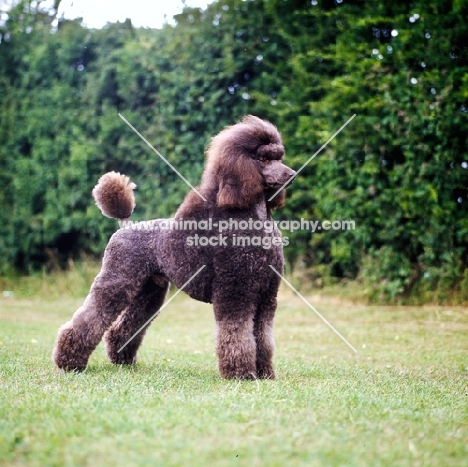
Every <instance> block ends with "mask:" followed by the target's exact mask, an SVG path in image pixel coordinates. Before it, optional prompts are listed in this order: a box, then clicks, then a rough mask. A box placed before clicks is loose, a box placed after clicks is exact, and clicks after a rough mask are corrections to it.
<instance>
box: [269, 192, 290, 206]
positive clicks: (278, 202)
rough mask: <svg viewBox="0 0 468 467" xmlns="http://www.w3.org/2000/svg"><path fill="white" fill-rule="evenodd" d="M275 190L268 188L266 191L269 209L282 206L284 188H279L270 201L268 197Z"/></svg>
mask: <svg viewBox="0 0 468 467" xmlns="http://www.w3.org/2000/svg"><path fill="white" fill-rule="evenodd" d="M275 191H276V190H268V191H267V192H266V200H267V207H268V208H270V209H278V208H281V207H282V206H284V203H285V198H286V190H284V189H283V190H281V191H280V192H279V193H278V194H277V195H276V196H275V197H274V198H273V199H272V200H271V201H270V198H271V197H272V196H273V195H274V194H275Z"/></svg>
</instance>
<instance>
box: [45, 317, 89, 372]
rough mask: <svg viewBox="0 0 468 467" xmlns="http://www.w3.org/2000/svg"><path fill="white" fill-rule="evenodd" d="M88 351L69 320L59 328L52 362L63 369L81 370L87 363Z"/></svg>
mask: <svg viewBox="0 0 468 467" xmlns="http://www.w3.org/2000/svg"><path fill="white" fill-rule="evenodd" d="M88 358H89V353H88V352H86V351H85V350H84V348H83V344H82V341H81V339H80V338H79V337H78V336H77V335H76V333H75V331H74V330H73V325H72V323H71V322H68V323H66V324H64V325H63V326H62V327H61V328H60V329H59V333H58V337H57V341H56V342H55V347H54V350H53V353H52V360H53V362H54V363H55V364H56V365H57V366H58V367H59V368H60V369H61V370H64V371H83V370H84V369H85V368H86V365H87V364H88Z"/></svg>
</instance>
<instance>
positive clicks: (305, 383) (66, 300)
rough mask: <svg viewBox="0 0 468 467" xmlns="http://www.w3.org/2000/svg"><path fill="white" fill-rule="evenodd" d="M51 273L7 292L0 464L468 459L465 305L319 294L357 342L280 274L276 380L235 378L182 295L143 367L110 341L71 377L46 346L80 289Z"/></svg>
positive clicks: (448, 462) (1, 347) (202, 312)
mask: <svg viewBox="0 0 468 467" xmlns="http://www.w3.org/2000/svg"><path fill="white" fill-rule="evenodd" d="M53 286H54V284H52V285H51V284H49V285H48V287H49V289H47V287H46V288H43V289H41V290H39V291H35V292H34V293H32V292H31V294H29V295H28V293H20V294H15V295H14V296H13V297H1V298H0V465H1V466H60V467H63V466H87V465H89V466H149V465H159V466H164V467H166V466H190V467H196V466H203V467H206V466H221V467H222V466H249V467H252V466H268V467H270V466H271V467H273V466H281V467H284V466H288V467H289V466H293V467H295V466H316V465H317V466H322V465H323V466H338V465H340V466H341V465H343V466H360V467H361V466H384V465H385V466H438V467H445V466H457V467H460V466H468V309H467V308H456V307H446V306H444V307H437V306H431V307H429V306H428V307H378V306H364V305H356V304H352V303H351V302H343V301H340V300H331V299H330V298H328V299H327V298H323V297H319V296H313V295H310V296H308V298H309V300H310V301H311V303H312V304H313V305H314V306H315V307H316V308H317V309H318V310H319V311H320V312H321V313H322V314H323V315H324V316H325V317H326V318H327V319H328V320H329V321H330V322H331V323H332V324H333V325H334V326H335V327H336V328H337V329H338V330H339V331H340V332H341V333H342V334H343V335H344V336H345V337H346V338H347V339H348V340H349V341H350V343H351V344H352V345H354V346H355V347H356V348H357V349H358V350H359V353H358V354H354V353H353V352H352V351H351V350H350V349H349V347H347V346H346V344H345V343H343V342H342V341H341V340H340V339H339V338H338V337H337V336H336V335H335V334H334V333H333V332H332V331H331V330H330V329H329V328H328V327H326V326H325V324H324V323H323V322H322V321H321V320H320V319H319V318H318V317H317V316H316V315H315V314H314V313H313V311H312V310H310V308H308V307H306V306H305V305H304V303H303V302H302V301H301V300H300V299H299V298H298V297H296V296H295V295H294V294H293V293H292V292H291V291H290V290H289V289H288V288H287V287H285V288H283V289H282V291H281V295H280V305H279V308H278V312H277V318H276V324H275V338H276V343H277V350H276V354H275V366H276V371H277V379H276V380H274V381H226V380H222V379H220V377H219V376H218V373H217V367H216V358H215V355H214V352H213V349H214V320H213V316H212V311H211V307H210V306H208V305H204V304H201V303H198V302H195V301H193V300H190V299H188V298H187V297H186V296H183V294H180V295H179V296H178V297H177V298H176V299H175V300H174V301H173V302H172V303H171V304H170V305H169V306H168V307H167V308H166V309H165V310H164V311H163V312H162V314H161V316H160V317H158V319H157V320H156V321H155V322H154V323H153V325H152V327H151V328H150V330H149V332H148V334H147V336H146V338H145V341H144V343H143V347H142V349H141V351H140V362H139V363H138V364H137V365H136V366H135V367H130V368H129V367H120V366H113V365H111V364H110V363H109V362H108V361H107V359H106V356H105V354H104V350H103V347H102V346H99V347H98V349H97V350H96V351H95V353H94V354H93V355H92V357H91V360H90V364H89V366H88V368H87V370H86V371H85V372H83V373H80V374H64V373H61V372H60V371H58V370H57V369H56V368H55V367H54V366H53V364H52V362H51V360H50V354H51V350H52V347H53V343H54V340H55V336H56V332H57V328H58V327H59V325H61V324H63V323H64V322H65V321H67V320H68V319H69V318H70V316H71V315H72V313H73V312H74V310H75V309H76V308H77V307H78V306H80V305H81V303H82V301H83V298H82V297H73V295H72V294H70V295H68V296H67V295H66V294H65V293H62V294H59V295H57V294H55V295H54V294H53V293H49V291H50V290H53ZM67 288H68V287H67ZM70 288H71V285H70ZM299 288H300V286H299ZM0 292H1V291H0Z"/></svg>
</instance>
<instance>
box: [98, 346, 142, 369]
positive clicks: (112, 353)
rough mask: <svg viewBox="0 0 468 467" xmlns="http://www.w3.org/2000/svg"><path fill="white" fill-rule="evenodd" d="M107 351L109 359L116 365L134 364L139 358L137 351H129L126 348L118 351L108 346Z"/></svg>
mask: <svg viewBox="0 0 468 467" xmlns="http://www.w3.org/2000/svg"><path fill="white" fill-rule="evenodd" d="M106 351H107V356H108V357H109V360H110V361H111V363H114V364H115V365H134V364H135V363H136V362H137V360H138V358H137V357H138V356H137V354H136V353H134V352H128V351H126V349H125V348H124V349H122V350H121V351H120V352H118V351H116V350H113V349H112V350H111V349H109V348H108V347H107V348H106Z"/></svg>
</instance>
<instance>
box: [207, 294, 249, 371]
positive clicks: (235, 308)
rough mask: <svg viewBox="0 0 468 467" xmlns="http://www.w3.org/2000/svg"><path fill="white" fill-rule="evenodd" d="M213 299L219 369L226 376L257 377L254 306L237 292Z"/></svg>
mask: <svg viewBox="0 0 468 467" xmlns="http://www.w3.org/2000/svg"><path fill="white" fill-rule="evenodd" d="M220 295H221V294H219V292H218V296H217V297H216V299H215V300H213V307H214V313H215V319H216V331H217V335H216V338H217V342H216V354H217V356H218V367H219V373H220V374H221V376H222V377H223V378H227V379H234V378H239V379H255V378H256V377H257V369H256V363H255V362H256V346H255V337H254V314H255V306H254V305H253V304H252V303H251V301H250V300H247V299H243V297H239V294H238V293H237V299H234V300H233V296H235V295H236V294H235V292H233V293H232V294H229V297H227V296H226V295H224V294H223V295H224V296H223V297H221V296H220Z"/></svg>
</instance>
